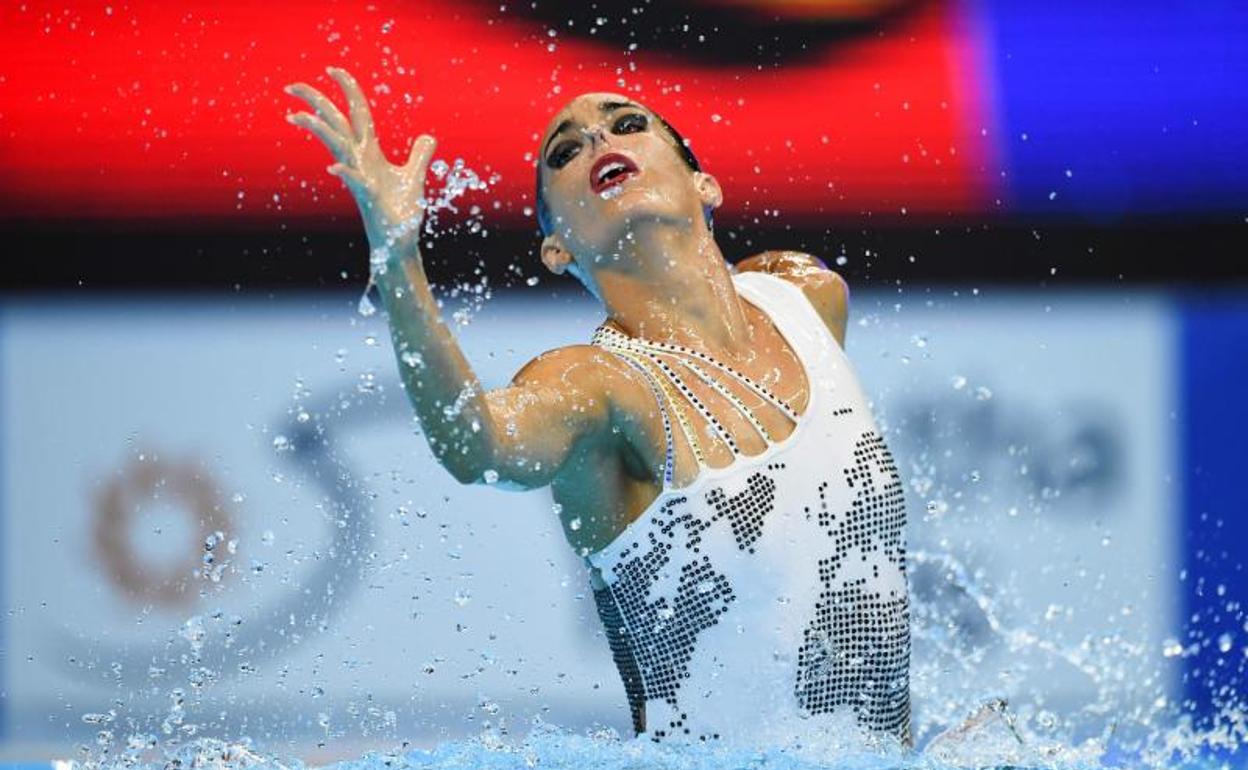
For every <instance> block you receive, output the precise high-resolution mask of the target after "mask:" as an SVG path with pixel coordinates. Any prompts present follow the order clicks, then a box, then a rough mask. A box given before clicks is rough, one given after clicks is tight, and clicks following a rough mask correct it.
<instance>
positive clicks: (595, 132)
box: [581, 123, 607, 145]
mask: <svg viewBox="0 0 1248 770" xmlns="http://www.w3.org/2000/svg"><path fill="white" fill-rule="evenodd" d="M581 133H582V134H584V135H585V136H587V137H589V141H590V144H591V145H594V144H598V143H599V142H601V143H603V144H606V142H607V134H606V132H605V131H604V130H603V128H602V124H601V123H595V124H594V125H592V126H589V127H586V128H582V129H581Z"/></svg>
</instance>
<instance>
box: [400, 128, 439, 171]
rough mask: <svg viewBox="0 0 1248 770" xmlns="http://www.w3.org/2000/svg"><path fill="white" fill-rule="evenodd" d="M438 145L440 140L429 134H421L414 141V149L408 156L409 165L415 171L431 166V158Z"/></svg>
mask: <svg viewBox="0 0 1248 770" xmlns="http://www.w3.org/2000/svg"><path fill="white" fill-rule="evenodd" d="M437 146H438V140H437V139H434V138H433V137H432V136H430V135H429V134H421V135H420V136H418V137H417V138H416V141H414V142H412V151H411V153H410V154H409V155H408V157H407V167H408V169H411V170H413V171H420V172H422V173H423V172H424V170H425V169H426V168H428V166H429V160H430V158H432V157H433V151H434V149H436V148H437Z"/></svg>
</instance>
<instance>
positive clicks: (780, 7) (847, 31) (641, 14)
mask: <svg viewBox="0 0 1248 770" xmlns="http://www.w3.org/2000/svg"><path fill="white" fill-rule="evenodd" d="M483 4H484V5H486V6H487V7H488V8H489V10H490V11H494V10H495V9H496V8H497V3H493V2H491V3H483ZM920 5H922V3H920V2H916V1H915V0H857V1H856V2H852V3H847V2H843V1H842V0H664V1H663V2H653V3H638V2H635V1H634V0H599V2H595V3H583V2H570V1H569V0H550V1H548V2H540V3H516V4H515V5H514V6H509V7H508V9H507V10H508V11H510V12H514V13H518V14H521V15H523V16H527V17H529V18H532V19H537V20H539V21H542V22H544V23H546V24H548V25H549V28H550V29H552V30H554V31H555V33H556V35H560V36H562V35H566V36H575V37H580V38H582V39H584V40H593V41H600V42H603V43H608V44H614V45H621V46H627V47H628V48H629V50H633V49H635V48H642V49H650V50H658V51H663V52H666V53H672V54H676V55H679V56H684V57H687V58H690V59H696V60H699V61H704V62H714V63H720V64H725V65H732V64H742V63H757V62H759V61H766V62H768V63H772V64H774V63H779V62H782V61H794V60H800V59H802V58H805V57H813V56H817V55H818V54H820V53H822V52H823V51H824V49H826V48H827V47H829V46H832V45H835V44H837V43H838V42H844V41H847V40H855V39H858V38H860V37H863V36H866V35H870V34H872V33H876V32H878V31H879V30H880V29H881V28H882V27H885V26H887V25H888V24H890V23H891V22H893V21H894V20H896V19H898V18H900V17H902V16H905V15H906V14H907V13H909V12H910V11H911V10H913V9H914V8H916V7H918V6H920Z"/></svg>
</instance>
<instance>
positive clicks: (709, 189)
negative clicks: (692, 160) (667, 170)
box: [693, 171, 724, 209]
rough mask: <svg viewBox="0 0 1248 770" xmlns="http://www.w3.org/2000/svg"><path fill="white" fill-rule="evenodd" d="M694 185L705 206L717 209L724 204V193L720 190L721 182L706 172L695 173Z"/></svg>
mask: <svg viewBox="0 0 1248 770" xmlns="http://www.w3.org/2000/svg"><path fill="white" fill-rule="evenodd" d="M693 185H694V187H695V188H697V191H698V197H699V198H701V199H702V205H703V206H710V207H711V208H713V209H716V208H719V204H721V203H723V202H724V191H723V189H721V188H720V186H719V181H718V180H717V179H715V177H713V176H711V175H710V174H708V173H706V172H705V171H695V172H693Z"/></svg>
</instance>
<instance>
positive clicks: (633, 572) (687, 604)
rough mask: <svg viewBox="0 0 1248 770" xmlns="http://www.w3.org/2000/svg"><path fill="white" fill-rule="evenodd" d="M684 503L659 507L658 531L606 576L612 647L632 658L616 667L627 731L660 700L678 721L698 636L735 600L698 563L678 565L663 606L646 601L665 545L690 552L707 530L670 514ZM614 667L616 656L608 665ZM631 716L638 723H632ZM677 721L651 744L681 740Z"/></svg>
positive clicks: (719, 577)
mask: <svg viewBox="0 0 1248 770" xmlns="http://www.w3.org/2000/svg"><path fill="white" fill-rule="evenodd" d="M687 501H688V498H685V497H677V498H673V499H672V500H670V501H668V502H667V503H665V504H664V505H663V506H661V507H660V509H659V511H658V512H657V513H656V514H655V523H656V524H657V525H658V526H657V527H656V528H655V529H654V530H651V531H650V532H649V533H648V534H647V542H646V544H645V545H644V546H642V545H641V544H640V543H634V544H633V546H632V547H631V548H629V549H628V550H626V551H624V552H623V553H621V555H620V562H619V564H618V565H616V566H615V567H614V568H613V572H615V574H616V576H617V578H618V579H617V581H616V582H615V584H614V585H613V586H612V587H611V589H610V591H611V594H612V597H613V598H614V599H615V603H616V607H617V608H618V612H619V617H620V618H621V619H622V620H623V621H624V625H623V627H622V629H621V631H620V640H621V643H622V644H623V645H624V646H626V647H627V650H628V651H630V652H631V654H632V656H631V660H627V659H626V660H625V661H624V665H622V666H620V674H621V678H622V679H623V680H624V688H625V692H626V693H627V694H628V698H629V705H630V708H631V710H632V712H633V717H634V726H635V727H636V726H637V724H638V722H639V721H640V723H641V724H642V725H643V728H644V722H645V720H644V702H645V701H647V700H656V699H659V700H664V701H666V702H667V703H668V704H669V705H670V706H671V707H672V710H673V711H674V712H676V713H680V708H679V704H678V691H679V689H680V685H681V682H682V681H683V680H684V679H686V678H688V676H689V670H688V666H689V661H690V660H692V659H693V653H694V649H695V648H696V646H697V638H698V634H700V633H702V632H703V631H705V630H706V629H708V628H711V627H712V626H714V625H715V624H717V623H718V622H719V618H720V616H721V615H722V614H723V613H724V612H726V611H727V609H728V606H729V605H730V604H731V603H732V602H733V601H734V599H735V598H736V597H735V595H734V594H733V590H732V586H731V585H730V584H729V582H728V578H727V577H726V576H724V575H723V574H721V573H719V572H718V571H716V570H715V568H714V567H712V566H711V561H710V559H709V558H707V557H706V556H701V557H697V558H694V559H692V560H690V561H688V562H686V563H685V564H683V565H681V567H680V575H679V578H678V580H677V585H676V590H675V592H674V595H673V596H671V598H670V599H669V597H667V596H660V597H659V598H657V599H654V600H651V599H650V598H649V597H650V593H651V588H652V586H653V585H654V584H655V582H657V580H658V579H659V576H660V574H661V572H662V571H663V570H664V568H666V567H667V566H668V564H669V563H670V562H671V556H672V551H673V545H672V541H674V540H675V539H676V538H677V537H683V538H684V543H683V545H684V546H685V548H686V549H692V547H693V545H692V544H696V542H697V541H698V539H699V536H700V534H701V532H702V531H703V530H705V529H706V528H707V527H709V526H710V524H709V523H704V522H702V521H701V520H700V519H699V518H698V517H696V516H694V515H692V514H691V513H689V512H688V511H684V510H677V509H678V508H679V507H681V506H683V504H685V503H687ZM600 614H602V610H601V607H600ZM615 651H616V648H615V646H613V648H612V652H613V653H614V652H615ZM620 662H621V661H620V657H619V656H617V657H616V664H617V665H620ZM632 672H636V674H635V675H632ZM639 713H640V714H642V715H643V716H642V717H641V718H640V720H639V718H638V714H639ZM685 718H686V717H685V716H684V715H683V714H681V716H680V717H679V718H677V719H676V720H673V721H672V722H671V723H670V724H668V725H666V726H664V727H662V728H658V727H657V726H654V725H650V726H649V728H650V730H651V733H652V736H653V737H654V738H655V739H656V740H657V739H660V738H663V737H665V736H667V735H669V734H671V733H672V732H675V731H678V730H679V731H683V732H685V733H687V732H688V730H687V729H686V728H684V719H685ZM638 732H640V730H638ZM706 737H714V736H706Z"/></svg>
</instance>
